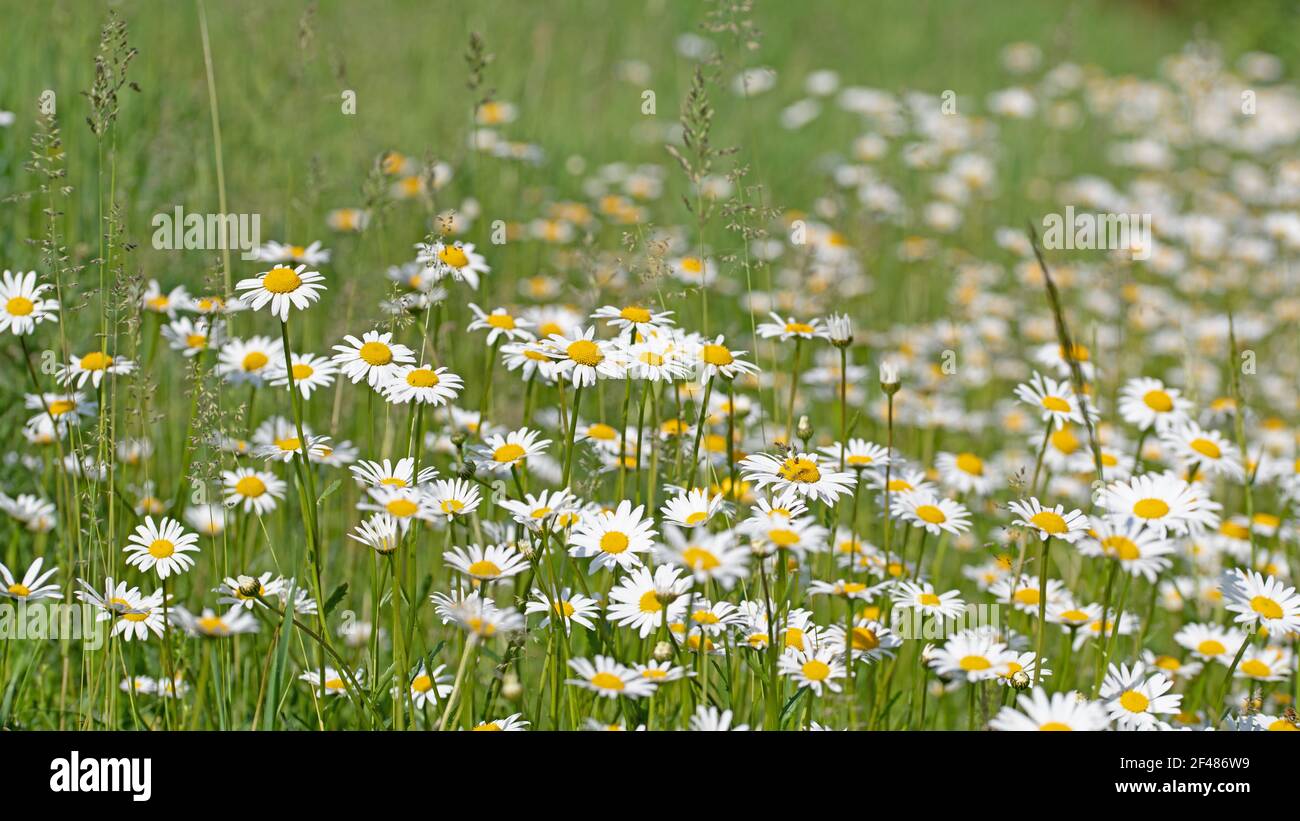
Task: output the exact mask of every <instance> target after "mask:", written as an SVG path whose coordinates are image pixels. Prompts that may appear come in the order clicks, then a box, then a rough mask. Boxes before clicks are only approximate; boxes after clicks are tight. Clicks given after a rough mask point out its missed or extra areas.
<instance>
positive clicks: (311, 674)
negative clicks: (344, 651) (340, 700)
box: [298, 667, 365, 698]
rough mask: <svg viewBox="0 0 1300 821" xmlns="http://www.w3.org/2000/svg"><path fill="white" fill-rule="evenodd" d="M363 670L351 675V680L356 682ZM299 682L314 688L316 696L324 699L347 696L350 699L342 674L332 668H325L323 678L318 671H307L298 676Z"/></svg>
mask: <svg viewBox="0 0 1300 821" xmlns="http://www.w3.org/2000/svg"><path fill="white" fill-rule="evenodd" d="M364 674H365V671H364V670H358V671H356V672H355V673H354V674H353V678H355V679H357V680H358V681H360V680H361V678H362V677H363V676H364ZM298 680H299V681H305V682H307V683H308V684H310V685H311V686H312V687H314V688H316V695H317V696H319V697H321V698H325V697H326V696H347V697H348V698H351V697H352V694H351V693H349V692H348V684H347V682H346V681H345V680H344V678H343V674H342V673H340V672H339V671H338V670H336V669H334V668H333V667H326V668H325V676H324V678H322V677H321V671H320V670H308V671H307V672H305V673H303V674H302V675H300V676H298Z"/></svg>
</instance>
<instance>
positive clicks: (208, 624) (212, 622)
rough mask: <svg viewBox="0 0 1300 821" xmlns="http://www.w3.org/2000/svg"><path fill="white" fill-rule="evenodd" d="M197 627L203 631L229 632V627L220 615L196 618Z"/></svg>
mask: <svg viewBox="0 0 1300 821" xmlns="http://www.w3.org/2000/svg"><path fill="white" fill-rule="evenodd" d="M198 625H199V629H201V630H202V631H203V632H205V633H229V632H230V628H228V627H226V623H225V622H224V621H222V620H221V617H220V616H203V617H202V618H200V619H199V620H198Z"/></svg>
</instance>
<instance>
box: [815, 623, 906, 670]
mask: <svg viewBox="0 0 1300 821" xmlns="http://www.w3.org/2000/svg"><path fill="white" fill-rule="evenodd" d="M851 635H852V636H853V639H852V641H853V646H852V650H851V652H852V653H853V659H854V660H855V661H862V660H866V661H867V662H873V661H878V660H880V659H881V658H882V657H884V656H890V657H892V656H893V655H894V651H895V650H897V649H898V648H899V647H901V646H902V645H903V639H902V638H901V637H900V636H899V635H898V634H897V633H895V632H894V631H893V630H890V629H889V628H888V627H886V626H885V625H883V624H881V623H880V622H878V621H876V620H874V619H866V618H858V619H854V620H853V632H852V634H851ZM844 636H845V632H844V625H842V624H832V625H831V626H830V627H828V628H826V643H827V644H830V645H831V646H832V647H835V648H837V649H836V651H835V652H836V654H837V655H838V656H839V657H840V658H843V657H844Z"/></svg>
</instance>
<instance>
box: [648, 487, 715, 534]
mask: <svg viewBox="0 0 1300 821" xmlns="http://www.w3.org/2000/svg"><path fill="white" fill-rule="evenodd" d="M724 501H725V500H724V499H723V497H722V494H720V493H719V494H717V495H710V493H709V491H707V490H704V489H702V488H692V489H691V490H689V491H686V492H685V493H679V494H678V495H676V496H674V497H673V498H671V499H669V500H668V501H667V502H665V503H664V506H663V507H661V508H660V509H659V512H660V513H661V514H662V515H663V518H664V519H665V520H666V521H669V522H672V523H673V524H675V525H678V526H679V527H686V528H691V527H696V526H698V525H703V524H708V521H709V519H711V518H713V515H714V514H715V513H717V512H718V511H719V510H721V509H722V504H723V502H724Z"/></svg>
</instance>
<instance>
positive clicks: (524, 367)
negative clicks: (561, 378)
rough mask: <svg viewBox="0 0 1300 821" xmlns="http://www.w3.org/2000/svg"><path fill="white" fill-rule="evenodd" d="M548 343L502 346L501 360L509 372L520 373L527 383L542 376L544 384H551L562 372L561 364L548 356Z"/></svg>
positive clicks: (517, 343)
mask: <svg viewBox="0 0 1300 821" xmlns="http://www.w3.org/2000/svg"><path fill="white" fill-rule="evenodd" d="M546 344H547V343H546V342H545V341H543V342H512V343H510V344H507V345H502V346H501V360H502V361H503V362H504V363H505V365H506V370H508V371H511V372H513V371H519V372H520V376H521V378H522V379H523V380H524V381H525V382H527V381H528V380H530V379H532V378H533V377H534V376H540V377H541V379H542V381H543V382H546V383H547V384H550V383H551V382H553V381H555V375H556V374H557V373H559V372H560V363H558V362H556V361H555V360H554V359H552V358H551V357H550V356H548V355H547V354H546V348H545V346H546Z"/></svg>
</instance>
